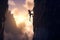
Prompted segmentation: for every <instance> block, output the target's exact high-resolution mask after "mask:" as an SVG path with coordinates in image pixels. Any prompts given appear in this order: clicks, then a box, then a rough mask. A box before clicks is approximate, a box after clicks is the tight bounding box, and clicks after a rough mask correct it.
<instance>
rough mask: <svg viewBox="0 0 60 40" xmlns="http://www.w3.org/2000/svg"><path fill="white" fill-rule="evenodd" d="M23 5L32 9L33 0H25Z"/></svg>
mask: <svg viewBox="0 0 60 40" xmlns="http://www.w3.org/2000/svg"><path fill="white" fill-rule="evenodd" d="M24 7H26V8H27V9H28V10H33V8H34V0H26V2H25V5H24Z"/></svg>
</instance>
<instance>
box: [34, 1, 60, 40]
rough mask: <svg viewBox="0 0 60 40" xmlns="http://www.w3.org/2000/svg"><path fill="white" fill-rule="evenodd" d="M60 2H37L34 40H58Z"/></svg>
mask: <svg viewBox="0 0 60 40" xmlns="http://www.w3.org/2000/svg"><path fill="white" fill-rule="evenodd" d="M59 2H60V1H58V0H35V7H34V22H33V23H34V27H35V28H34V31H35V36H34V40H57V39H59V37H57V36H60V32H59V30H60V29H59V28H60V27H59V26H60V25H59V26H58V24H60V21H59V20H60V19H59V18H60V16H59V15H60V14H59V13H60V12H59V9H60V6H59V5H60V3H59Z"/></svg>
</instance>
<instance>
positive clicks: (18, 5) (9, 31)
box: [4, 0, 34, 40]
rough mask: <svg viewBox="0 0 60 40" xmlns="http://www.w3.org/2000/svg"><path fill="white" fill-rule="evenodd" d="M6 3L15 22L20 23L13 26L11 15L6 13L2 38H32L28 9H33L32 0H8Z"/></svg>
mask: <svg viewBox="0 0 60 40" xmlns="http://www.w3.org/2000/svg"><path fill="white" fill-rule="evenodd" d="M8 5H9V8H8V9H9V10H10V11H11V14H13V18H14V19H15V22H16V24H19V23H20V24H19V25H18V27H15V26H14V21H12V20H13V18H12V15H11V14H6V18H7V19H6V21H5V31H4V40H27V39H28V40H32V38H33V34H34V33H33V24H32V22H30V21H29V14H28V10H33V7H34V0H8ZM21 17H22V18H21ZM23 18H25V19H24V20H23ZM21 19H22V20H21ZM19 20H20V21H19ZM20 31H21V32H20ZM25 32H26V33H25Z"/></svg>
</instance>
